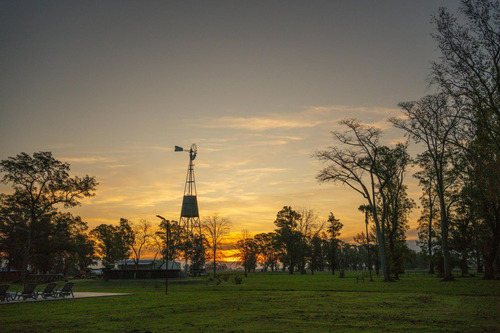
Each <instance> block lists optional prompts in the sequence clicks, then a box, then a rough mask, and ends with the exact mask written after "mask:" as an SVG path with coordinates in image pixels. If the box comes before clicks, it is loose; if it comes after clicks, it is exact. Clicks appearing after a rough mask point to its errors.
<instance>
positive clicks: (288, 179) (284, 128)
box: [0, 0, 457, 241]
mask: <svg viewBox="0 0 500 333" xmlns="http://www.w3.org/2000/svg"><path fill="white" fill-rule="evenodd" d="M440 6H445V7H448V8H449V9H450V10H451V11H452V12H454V11H455V9H456V7H457V2H456V1H439V0H420V1H414V0H398V1H396V0H384V1H373V0H360V1H340V0H339V1H293V0H287V1H78V2H77V1H6V0H3V1H0V31H1V33H0V48H1V51H0V114H1V118H0V119H1V121H0V159H5V158H7V157H9V156H15V155H16V154H18V153H20V152H26V153H29V154H32V153H33V152H37V151H51V152H52V153H53V155H54V157H55V158H57V159H59V160H61V161H64V162H68V163H70V165H71V173H72V174H73V175H79V176H83V175H85V174H88V175H91V176H95V177H96V179H97V181H98V182H99V185H98V188H97V191H96V196H95V197H93V198H90V199H84V200H82V205H81V206H80V207H77V208H73V209H71V211H72V212H73V213H74V214H78V215H80V216H81V217H82V219H83V220H84V221H87V222H88V223H89V226H90V227H91V228H93V227H95V226H97V225H98V224H101V223H107V224H109V223H111V224H117V223H118V222H119V219H120V218H122V217H123V218H127V219H129V220H131V221H135V222H138V221H140V220H141V219H146V220H148V221H151V222H153V223H158V222H159V220H158V219H157V218H156V217H155V216H156V215H157V214H160V215H162V216H164V217H166V218H168V219H174V220H178V219H179V215H180V209H181V202H182V196H183V191H184V182H185V177H186V172H187V166H188V157H189V156H188V154H186V153H183V152H174V145H178V146H182V147H184V148H189V147H190V145H191V144H193V143H195V144H196V145H197V147H198V155H197V158H196V160H195V177H196V186H197V190H198V203H199V208H200V215H201V217H202V219H203V217H204V216H209V215H213V214H219V215H220V216H223V217H227V218H229V219H230V220H231V221H232V223H233V226H232V231H233V232H240V231H241V230H244V229H245V230H248V231H250V232H251V233H258V232H269V231H272V230H273V229H274V224H273V222H274V220H275V217H276V213H277V212H278V211H279V210H280V209H281V208H282V207H283V206H285V205H287V206H292V207H293V208H296V209H313V210H314V211H315V212H316V214H317V215H318V218H319V219H320V220H324V219H326V218H327V217H328V214H329V213H330V212H333V213H334V214H335V216H336V217H337V218H339V219H340V220H341V222H342V223H343V224H344V228H343V230H342V237H341V238H342V239H344V240H346V241H351V240H352V236H353V235H355V234H356V233H358V232H361V231H363V229H364V216H363V214H362V213H360V212H359V211H358V207H359V205H361V204H364V203H365V202H364V201H363V198H362V197H361V196H360V195H359V194H357V193H355V192H353V191H352V190H350V189H348V188H346V187H344V186H341V185H338V184H320V183H318V182H317V180H316V178H315V177H316V175H317V173H318V171H319V170H320V169H321V167H322V166H321V164H320V163H319V162H318V161H317V160H316V159H315V158H314V156H313V155H314V153H315V152H317V151H318V150H321V149H324V148H326V147H328V146H329V145H332V144H334V141H333V139H332V136H331V131H333V130H340V129H341V127H339V125H338V121H339V120H341V119H344V118H356V119H358V120H360V121H362V122H363V123H365V124H369V125H373V126H377V127H379V128H381V129H382V130H383V131H384V136H383V140H382V141H383V143H384V144H393V143H394V142H398V141H401V140H402V138H403V133H402V132H400V131H398V130H396V129H393V128H391V126H390V124H389V123H388V122H387V118H389V117H391V116H397V115H399V114H400V111H399V109H398V106H397V105H398V103H399V102H403V101H410V100H417V99H420V98H421V97H423V96H425V95H426V94H428V93H431V92H432V89H433V88H432V87H429V84H428V81H427V77H428V75H429V73H430V67H431V65H430V63H431V61H433V60H437V59H438V57H439V53H438V51H437V46H436V43H435V42H434V40H433V39H432V37H431V33H432V32H433V26H432V24H431V15H432V14H434V13H436V11H437V9H438V8H439V7H440ZM412 151H413V152H415V151H418V148H412ZM407 179H408V185H409V193H410V195H411V197H413V198H414V199H415V200H418V197H419V195H420V189H419V188H418V186H417V183H416V181H415V180H414V179H412V177H411V176H410V175H408V176H407ZM0 191H1V192H4V193H9V191H10V188H9V187H8V186H7V185H1V186H0ZM418 214H419V211H418V209H417V210H415V212H414V214H413V215H412V219H413V220H412V223H411V226H412V230H410V232H409V233H408V236H409V238H415V237H416V232H415V230H414V228H415V222H414V221H415V220H416V218H418Z"/></svg>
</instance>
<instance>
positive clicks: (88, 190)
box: [0, 152, 97, 224]
mask: <svg viewBox="0 0 500 333" xmlns="http://www.w3.org/2000/svg"><path fill="white" fill-rule="evenodd" d="M69 170H70V167H69V164H68V163H63V162H60V161H58V160H56V159H55V158H54V157H52V153H51V152H38V153H33V156H30V155H28V154H26V153H20V154H18V155H17V156H15V157H9V158H8V159H6V160H2V161H0V172H3V173H5V175H4V177H3V178H2V182H3V183H12V187H13V188H14V190H15V192H16V193H17V198H19V200H22V204H23V205H25V209H26V210H27V212H28V214H29V218H30V222H29V224H36V222H37V220H38V219H39V218H40V217H41V216H43V215H44V214H46V213H47V212H50V210H51V209H53V208H55V206H56V205H59V204H60V205H63V206H64V207H65V208H69V207H74V206H77V205H79V204H80V202H79V200H80V199H83V198H85V197H92V196H94V191H95V188H96V186H97V182H96V180H95V178H94V177H90V176H88V175H87V176H84V177H83V178H81V177H78V176H75V177H73V178H71V177H70V176H69Z"/></svg>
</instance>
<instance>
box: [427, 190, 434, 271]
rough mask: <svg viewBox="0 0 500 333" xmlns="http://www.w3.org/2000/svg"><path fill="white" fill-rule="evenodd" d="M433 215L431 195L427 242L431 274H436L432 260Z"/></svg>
mask: <svg viewBox="0 0 500 333" xmlns="http://www.w3.org/2000/svg"><path fill="white" fill-rule="evenodd" d="M432 214H434V212H433V203H432V201H431V196H430V194H429V229H428V232H429V236H428V237H429V239H428V241H427V247H428V248H429V274H434V261H433V260H432Z"/></svg>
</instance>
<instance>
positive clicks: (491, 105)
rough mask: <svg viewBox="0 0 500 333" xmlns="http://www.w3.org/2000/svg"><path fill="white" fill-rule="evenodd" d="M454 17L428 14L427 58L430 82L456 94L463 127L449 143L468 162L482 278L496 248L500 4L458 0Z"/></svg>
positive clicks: (499, 222) (491, 269)
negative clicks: (434, 52) (433, 49)
mask: <svg viewBox="0 0 500 333" xmlns="http://www.w3.org/2000/svg"><path fill="white" fill-rule="evenodd" d="M459 15H460V17H459V19H457V17H455V16H454V15H452V14H451V13H449V12H448V10H447V9H446V8H441V9H440V10H439V11H438V13H437V14H436V15H435V16H434V25H435V27H436V33H435V34H434V39H435V40H436V42H437V44H438V47H439V50H440V51H441V56H440V58H439V61H437V62H434V63H433V68H432V82H434V83H437V84H438V85H439V87H440V88H441V89H443V90H444V91H445V92H446V93H447V94H449V95H451V96H454V97H455V98H457V99H460V100H461V102H462V103H464V104H465V106H466V108H465V109H464V112H463V113H462V114H461V118H462V119H463V120H465V126H463V127H462V128H458V130H456V131H455V132H456V135H455V136H454V137H453V143H454V144H455V145H457V146H459V147H461V148H462V149H464V150H466V151H467V155H468V159H469V162H470V163H471V166H472V174H471V176H472V177H471V178H470V180H471V181H472V183H473V184H472V185H468V187H469V189H470V190H472V192H474V189H476V190H475V194H473V197H474V198H475V200H474V201H475V205H474V206H473V207H474V210H475V211H476V215H477V216H478V217H480V219H481V220H482V221H483V225H484V227H485V228H484V229H483V231H484V233H483V234H482V238H483V240H484V241H483V245H484V247H483V251H482V252H483V255H484V259H485V260H484V264H485V271H484V278H485V279H493V278H495V266H494V263H495V261H497V260H498V255H499V253H500V251H499V247H500V217H499V216H500V193H499V190H498V179H499V178H500V171H499V170H500V167H499V165H500V162H499V156H500V85H499V82H500V70H499V68H500V56H499V54H500V19H499V17H500V4H499V3H498V2H493V1H486V0H462V3H461V6H460V8H459ZM472 192H471V193H472Z"/></svg>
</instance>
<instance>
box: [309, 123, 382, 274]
mask: <svg viewBox="0 0 500 333" xmlns="http://www.w3.org/2000/svg"><path fill="white" fill-rule="evenodd" d="M340 124H341V125H344V126H346V127H347V128H348V130H347V131H346V132H337V131H334V132H332V134H333V136H334V138H335V139H336V141H337V142H338V143H340V144H341V145H342V147H343V148H339V147H337V146H330V147H329V148H328V149H327V150H323V151H320V152H318V153H317V154H316V157H317V158H318V159H319V160H320V161H322V162H324V163H329V164H328V165H327V166H326V167H324V168H323V169H322V170H321V171H320V172H319V174H318V176H317V179H318V180H319V181H320V182H338V183H342V184H344V185H347V186H348V187H350V188H351V189H353V190H354V191H356V192H357V193H359V194H361V195H362V196H363V198H365V199H366V200H367V203H368V206H369V207H370V208H371V211H372V218H373V221H374V224H375V228H376V232H377V240H378V245H379V256H380V262H381V265H382V272H383V274H384V281H390V280H391V277H390V274H389V265H388V262H387V255H386V241H385V223H384V221H385V219H386V216H385V214H386V212H385V211H384V210H382V211H380V206H379V205H378V204H377V200H379V198H380V197H381V195H380V193H381V191H382V190H383V189H384V187H385V186H386V185H387V179H385V178H383V177H382V174H381V172H380V171H381V170H380V158H381V156H380V154H379V153H380V152H381V149H380V148H381V146H380V145H379V138H380V130H378V129H376V128H375V127H371V126H365V125H362V124H361V123H360V122H358V121H357V120H355V119H345V120H342V121H341V122H340ZM382 197H383V196H382ZM382 207H383V206H382Z"/></svg>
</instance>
